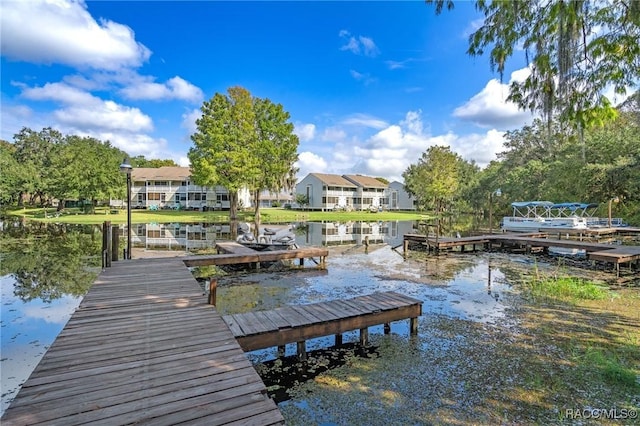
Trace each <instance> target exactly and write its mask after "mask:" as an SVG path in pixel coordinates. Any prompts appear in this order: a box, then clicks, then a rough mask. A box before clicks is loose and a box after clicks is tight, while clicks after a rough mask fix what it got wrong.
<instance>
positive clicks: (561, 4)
mask: <svg viewBox="0 0 640 426" xmlns="http://www.w3.org/2000/svg"><path fill="white" fill-rule="evenodd" d="M425 1H426V3H427V4H430V5H435V11H436V13H437V14H439V13H441V12H442V10H443V9H444V8H445V7H446V8H447V9H453V5H454V2H453V1H452V0H425ZM476 9H477V10H479V11H480V12H481V13H482V14H483V15H484V22H483V24H482V26H481V27H480V28H479V29H478V30H476V31H475V32H474V33H473V34H471V36H470V37H469V48H468V50H467V53H468V54H469V55H471V56H482V55H484V54H485V53H488V55H489V63H490V66H491V69H492V70H493V71H497V72H498V73H499V74H500V77H501V78H502V76H503V74H504V71H505V66H506V64H507V61H508V60H509V59H510V58H511V57H512V56H513V54H514V52H516V51H517V50H520V49H524V51H525V54H526V59H527V61H528V62H529V68H530V71H531V73H530V75H529V76H528V77H527V79H526V80H525V81H523V82H513V83H511V87H510V93H509V97H508V100H510V101H513V102H515V103H517V104H518V105H519V106H520V107H521V108H522V109H528V110H531V111H534V112H537V113H539V114H540V115H541V116H542V117H544V119H545V121H546V123H547V125H548V128H550V127H551V123H552V119H553V118H554V117H556V118H558V120H559V121H560V122H563V123H564V122H567V123H571V124H572V129H573V130H574V131H575V132H576V133H577V134H578V136H579V137H580V139H581V140H583V135H584V130H585V129H587V128H588V127H590V126H592V125H595V124H602V123H604V122H606V121H609V120H611V119H613V118H614V117H615V116H616V110H615V109H614V108H613V106H612V99H609V98H608V97H607V96H605V95H604V92H605V90H606V89H608V88H612V89H613V91H614V92H615V93H616V94H619V95H625V94H626V93H628V92H633V91H635V90H636V89H637V88H638V81H640V2H639V1H637V0H609V1H597V0H590V1H585V0H527V1H487V0H477V1H476ZM582 150H583V161H584V144H583V145H582Z"/></svg>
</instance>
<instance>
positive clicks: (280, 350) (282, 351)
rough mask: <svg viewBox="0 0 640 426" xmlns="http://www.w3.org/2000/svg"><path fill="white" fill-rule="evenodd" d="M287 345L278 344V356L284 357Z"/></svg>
mask: <svg viewBox="0 0 640 426" xmlns="http://www.w3.org/2000/svg"><path fill="white" fill-rule="evenodd" d="M286 349H287V347H286V346H285V345H280V346H278V358H282V357H284V354H285V352H286Z"/></svg>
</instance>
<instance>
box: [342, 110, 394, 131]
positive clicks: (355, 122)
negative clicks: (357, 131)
mask: <svg viewBox="0 0 640 426" xmlns="http://www.w3.org/2000/svg"><path fill="white" fill-rule="evenodd" d="M342 124H346V125H350V126H364V127H370V128H372V129H383V128H385V127H387V126H388V125H389V124H388V123H387V122H386V121H384V120H381V119H379V118H376V117H372V116H370V115H367V114H353V115H352V116H350V117H347V118H346V119H344V120H343V121H342Z"/></svg>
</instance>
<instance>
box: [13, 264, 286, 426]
mask: <svg viewBox="0 0 640 426" xmlns="http://www.w3.org/2000/svg"><path fill="white" fill-rule="evenodd" d="M182 422H185V423H190V424H206V425H222V424H228V425H244V424H256V425H258V424H259V425H270V424H283V423H284V419H283V417H282V414H281V413H280V411H279V410H278V408H277V406H276V404H275V403H274V402H273V400H271V399H270V398H269V397H268V396H267V394H266V388H265V385H264V383H263V382H262V380H261V379H260V377H259V376H258V374H257V373H256V371H255V370H254V368H253V366H252V364H251V362H250V361H249V360H248V359H247V357H246V355H245V354H244V352H243V350H242V348H241V347H240V346H239V344H238V342H237V341H236V340H235V338H234V336H233V334H232V333H231V331H230V330H229V328H228V327H227V325H226V323H225V322H224V321H223V319H222V317H221V316H220V315H219V314H218V313H217V311H216V309H215V308H214V307H212V306H210V305H208V304H207V298H206V296H205V295H204V292H203V291H202V289H201V288H200V286H199V285H198V283H197V282H196V280H195V279H194V278H193V276H192V275H191V273H190V272H189V270H188V269H187V268H186V267H185V265H184V263H183V261H182V259H179V258H173V259H138V260H134V261H120V262H113V266H112V267H111V268H108V269H105V270H103V272H102V273H101V274H100V275H99V276H98V278H97V279H96V281H95V283H94V285H93V286H92V287H91V289H90V290H89V292H88V293H87V295H86V296H85V297H84V299H83V301H82V303H81V304H80V306H79V307H78V309H77V311H76V312H75V313H74V314H73V315H72V317H71V319H70V320H69V322H68V323H67V325H66V326H65V328H64V329H63V330H62V332H61V333H60V335H59V336H58V338H57V339H56V340H55V341H54V343H53V344H52V345H51V347H50V348H49V349H48V350H47V352H46V353H45V355H44V357H43V358H42V360H41V361H40V363H39V364H38V366H37V367H36V369H35V370H34V371H33V373H32V374H31V376H30V377H29V379H28V380H27V381H26V382H25V383H24V385H23V386H22V388H21V390H20V391H19V393H18V395H17V396H16V398H15V399H14V401H13V402H12V404H11V405H10V407H9V408H8V409H7V411H6V412H5V413H4V415H3V416H2V419H1V423H2V424H3V425H31V424H36V423H38V424H51V425H54V424H55V425H61V424H64V425H74V424H80V423H90V424H95V425H101V424H104V425H117V424H134V423H136V424H137V423H148V424H153V425H173V424H176V423H182Z"/></svg>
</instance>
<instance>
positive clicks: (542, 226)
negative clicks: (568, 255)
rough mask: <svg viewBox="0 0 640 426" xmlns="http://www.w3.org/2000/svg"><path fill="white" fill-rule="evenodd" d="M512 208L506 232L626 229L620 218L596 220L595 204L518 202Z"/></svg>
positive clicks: (506, 221) (504, 224) (503, 220)
mask: <svg viewBox="0 0 640 426" xmlns="http://www.w3.org/2000/svg"><path fill="white" fill-rule="evenodd" d="M511 207H512V208H513V213H512V215H511V216H505V217H504V218H503V219H502V229H503V230H504V231H506V232H514V231H515V232H535V231H549V232H554V231H556V230H561V229H572V230H592V229H603V228H604V229H608V228H613V227H622V226H624V223H623V221H622V219H620V218H611V217H609V218H599V217H595V216H594V214H595V211H596V208H597V207H598V205H597V204H593V203H577V202H574V203H552V202H551V201H519V202H513V203H511ZM609 216H611V211H609Z"/></svg>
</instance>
